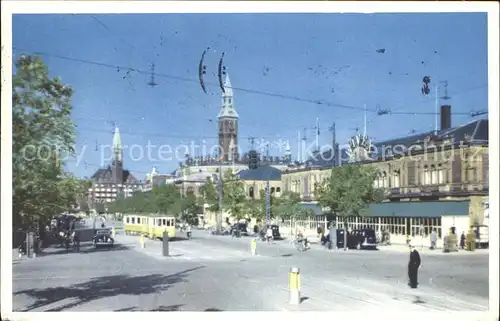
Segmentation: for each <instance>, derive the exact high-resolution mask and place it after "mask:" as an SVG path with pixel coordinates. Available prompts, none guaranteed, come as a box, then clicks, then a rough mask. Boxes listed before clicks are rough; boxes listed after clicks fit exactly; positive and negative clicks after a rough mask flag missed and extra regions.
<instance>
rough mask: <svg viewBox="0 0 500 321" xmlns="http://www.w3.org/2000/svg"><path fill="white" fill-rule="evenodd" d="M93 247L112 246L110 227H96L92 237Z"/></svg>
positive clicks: (113, 241)
mask: <svg viewBox="0 0 500 321" xmlns="http://www.w3.org/2000/svg"><path fill="white" fill-rule="evenodd" d="M92 243H93V245H94V247H98V246H114V243H115V240H114V239H113V237H112V233H111V229H108V228H101V229H96V230H95V234H94V237H93V239H92Z"/></svg>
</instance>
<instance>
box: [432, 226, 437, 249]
mask: <svg viewBox="0 0 500 321" xmlns="http://www.w3.org/2000/svg"><path fill="white" fill-rule="evenodd" d="M436 242H437V232H436V229H434V230H433V231H432V232H431V250H434V249H435V248H436Z"/></svg>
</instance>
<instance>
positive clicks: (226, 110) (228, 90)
mask: <svg viewBox="0 0 500 321" xmlns="http://www.w3.org/2000/svg"><path fill="white" fill-rule="evenodd" d="M224 90H225V93H223V94H222V107H221V109H220V112H219V115H218V116H217V117H218V118H225V117H227V118H239V115H238V113H237V112H236V109H234V105H233V103H234V102H233V89H232V86H231V80H229V74H226V79H225V81H224Z"/></svg>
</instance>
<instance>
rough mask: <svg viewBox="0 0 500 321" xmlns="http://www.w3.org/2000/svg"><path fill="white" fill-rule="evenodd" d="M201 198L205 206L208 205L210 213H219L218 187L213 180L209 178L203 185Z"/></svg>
mask: <svg viewBox="0 0 500 321" xmlns="http://www.w3.org/2000/svg"><path fill="white" fill-rule="evenodd" d="M202 191H203V192H202V195H201V198H202V200H203V203H204V204H207V205H208V207H207V210H209V211H210V212H218V211H219V193H218V191H217V186H216V185H215V184H214V182H213V181H212V178H210V177H207V179H206V181H205V184H204V185H203V189H202Z"/></svg>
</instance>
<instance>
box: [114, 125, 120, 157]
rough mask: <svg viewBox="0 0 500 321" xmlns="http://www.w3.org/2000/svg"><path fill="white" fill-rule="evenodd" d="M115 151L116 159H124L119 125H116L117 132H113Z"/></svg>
mask: <svg viewBox="0 0 500 321" xmlns="http://www.w3.org/2000/svg"><path fill="white" fill-rule="evenodd" d="M113 153H114V156H115V160H117V161H122V140H121V138H120V130H119V129H118V126H117V127H115V132H114V134H113Z"/></svg>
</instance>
